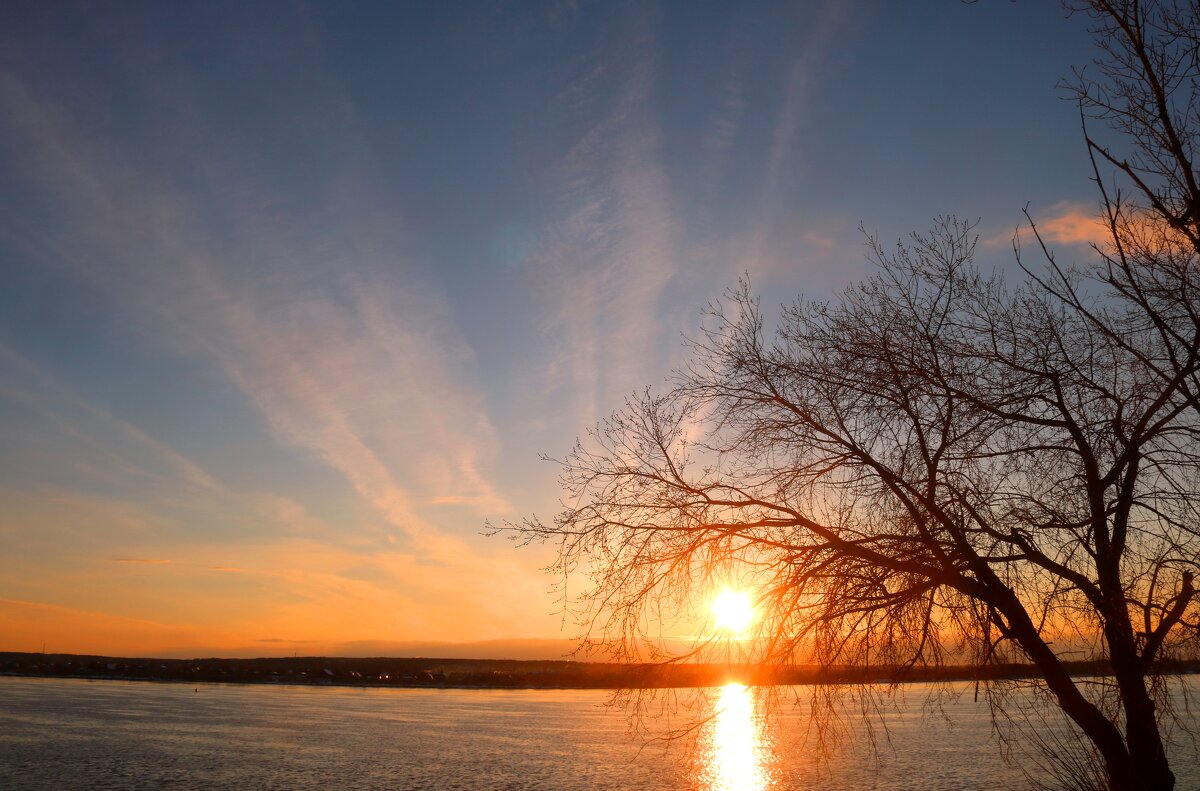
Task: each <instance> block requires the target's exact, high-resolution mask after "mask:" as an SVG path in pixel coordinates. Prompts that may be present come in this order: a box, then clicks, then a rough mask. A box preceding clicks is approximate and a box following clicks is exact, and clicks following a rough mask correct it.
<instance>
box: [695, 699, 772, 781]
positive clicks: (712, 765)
mask: <svg viewBox="0 0 1200 791" xmlns="http://www.w3.org/2000/svg"><path fill="white" fill-rule="evenodd" d="M716 709H717V710H716V716H715V717H714V719H713V721H712V723H711V725H710V727H711V736H710V740H709V742H708V749H707V751H706V755H705V761H704V777H703V782H702V784H701V788H702V789H704V791H762V789H765V788H767V787H768V785H769V779H770V778H769V777H768V774H767V771H766V768H765V766H764V764H763V755H762V746H761V744H760V739H759V733H758V723H757V722H756V720H755V717H754V697H753V694H752V693H751V692H750V690H749V689H747V688H746V687H745V686H744V685H742V684H738V683H732V684H726V685H725V686H724V687H721V693H720V695H719V696H718V698H717V701H716Z"/></svg>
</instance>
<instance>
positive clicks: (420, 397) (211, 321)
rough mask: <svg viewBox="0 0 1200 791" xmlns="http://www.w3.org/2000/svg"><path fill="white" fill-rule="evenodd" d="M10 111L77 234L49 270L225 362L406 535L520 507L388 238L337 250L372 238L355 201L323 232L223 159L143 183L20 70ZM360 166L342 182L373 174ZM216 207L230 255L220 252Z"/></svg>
mask: <svg viewBox="0 0 1200 791" xmlns="http://www.w3.org/2000/svg"><path fill="white" fill-rule="evenodd" d="M0 102H2V103H3V104H4V106H5V107H6V108H7V114H8V116H9V118H10V124H9V125H8V129H7V130H6V132H7V135H6V136H7V137H8V142H9V143H10V144H11V145H13V146H20V147H23V148H25V149H26V151H27V155H26V158H25V160H26V163H27V166H28V169H29V172H30V173H31V174H35V176H34V177H35V178H36V180H37V181H38V182H39V186H40V187H42V188H43V189H46V190H47V191H48V192H50V193H51V194H52V195H53V197H54V199H55V200H56V201H59V202H60V205H61V206H62V207H63V208H64V209H65V210H67V211H68V212H69V216H70V217H71V222H72V223H73V225H75V227H76V228H77V229H79V231H78V232H77V233H76V234H75V235H74V236H75V238H76V240H78V241H76V242H75V243H74V244H71V245H68V246H67V248H66V249H63V248H62V247H61V246H57V247H56V248H55V249H53V250H49V249H47V250H43V251H42V252H43V254H44V255H45V256H46V257H47V258H53V260H54V265H56V266H60V267H61V266H67V267H74V269H75V272H76V274H78V275H80V276H85V277H89V278H91V279H93V280H94V282H96V283H97V284H98V285H100V286H101V287H103V288H105V289H106V291H107V292H108V293H109V294H110V296H111V298H112V299H113V300H114V301H115V302H117V303H118V304H123V305H125V306H132V307H136V308H137V309H138V310H140V311H142V315H143V317H147V318H146V321H147V323H148V324H150V325H152V326H155V327H156V328H157V329H158V330H159V331H162V332H163V334H164V336H166V337H169V338H172V339H173V342H174V343H175V344H176V345H178V346H179V347H181V348H183V349H184V350H186V351H188V352H189V353H198V354H203V355H206V356H208V357H209V358H210V359H212V360H214V361H216V362H217V363H218V364H219V365H220V366H221V367H222V369H223V370H224V371H225V372H226V373H227V375H228V376H229V377H230V379H231V380H232V381H233V382H235V383H236V384H237V385H238V387H240V388H241V389H242V390H243V392H245V393H246V395H247V396H248V397H249V398H250V399H251V400H252V402H253V403H254V404H255V405H256V406H257V407H258V409H259V411H260V414H261V415H262V416H263V419H264V420H265V421H266V423H267V425H268V426H269V428H270V429H271V431H272V433H274V434H275V436H276V437H278V438H279V439H280V440H281V441H282V442H284V443H287V444H289V445H292V446H297V447H301V448H305V449H307V450H309V451H310V452H312V453H315V454H316V455H317V456H318V457H320V458H321V459H323V460H324V461H325V462H326V463H328V464H329V465H330V466H331V467H333V468H334V469H336V470H338V471H339V472H341V473H342V474H343V475H344V476H345V477H346V479H347V480H348V481H349V482H350V483H351V484H352V486H353V487H354V488H355V490H356V491H357V492H358V493H359V494H360V495H361V496H362V497H363V498H364V499H365V500H367V501H368V502H369V503H371V504H372V505H373V506H374V507H375V508H376V509H378V510H379V512H380V513H382V514H383V515H384V516H385V517H386V519H387V520H388V521H389V522H390V523H392V524H393V525H394V526H396V527H398V528H400V529H401V530H402V531H408V532H410V533H414V534H415V533H419V532H421V531H423V530H428V529H429V525H428V524H427V517H424V516H422V515H420V514H418V513H417V512H418V511H419V510H420V508H421V507H422V506H425V505H428V504H430V503H446V502H452V503H458V504H466V505H468V506H470V507H472V508H473V509H474V510H476V511H477V512H484V513H495V512H496V511H504V510H507V509H508V508H509V505H508V503H507V502H506V501H505V500H504V498H503V497H501V496H500V495H499V494H498V493H497V491H496V489H495V487H494V485H493V484H492V483H491V482H490V480H489V478H488V474H487V472H486V466H487V465H488V464H489V463H490V462H491V460H492V458H493V457H494V455H495V453H496V450H497V441H496V436H495V431H494V429H493V428H492V427H491V424H490V421H489V418H488V416H487V408H486V404H485V403H484V401H483V398H482V395H481V392H482V391H481V389H480V388H479V387H478V386H477V383H474V382H472V381H471V378H470V376H469V375H468V374H465V373H464V371H466V370H467V369H468V368H469V365H470V361H471V350H470V349H469V348H468V347H467V346H466V344H465V342H464V341H463V339H462V338H461V335H459V334H458V332H457V330H456V329H455V327H454V324H453V321H452V320H451V319H450V318H449V316H448V311H447V310H446V309H445V307H444V297H443V296H442V295H441V294H439V293H438V291H437V288H436V287H435V286H433V285H432V284H431V283H430V282H428V278H423V277H422V275H421V272H420V267H414V266H412V265H410V264H408V263H407V262H405V261H404V259H403V257H401V256H400V255H399V254H398V253H397V250H398V247H399V245H398V241H399V240H398V239H397V238H396V237H395V235H394V233H383V232H381V233H379V234H378V235H377V238H374V239H369V240H365V241H364V240H361V239H359V240H356V242H355V244H354V249H350V250H346V249H343V248H339V247H338V241H339V239H341V238H344V237H346V236H348V235H353V232H354V231H357V230H359V229H360V227H361V224H360V221H359V218H358V217H357V216H356V215H355V211H356V210H357V209H360V208H361V207H353V206H352V207H349V208H347V207H345V206H342V205H339V204H338V202H337V201H334V202H333V203H331V205H329V206H325V207H319V208H318V209H317V210H318V211H321V212H323V213H324V214H325V216H324V218H323V219H324V222H325V226H324V227H323V228H322V229H320V230H314V229H312V228H311V226H310V225H309V224H307V223H306V222H304V221H303V220H301V219H300V218H294V217H289V216H287V215H281V214H280V212H279V210H278V208H277V206H278V204H279V203H280V201H279V198H278V196H277V195H275V194H273V193H272V192H271V191H270V190H269V189H267V188H265V187H263V186H262V185H261V184H259V183H257V181H256V180H255V179H253V178H247V177H246V176H244V175H242V174H241V173H240V172H233V171H229V172H223V169H222V162H223V160H222V152H221V151H203V150H201V151H195V152H194V153H193V154H192V158H193V162H194V166H195V167H202V168H203V175H204V178H205V180H207V181H208V182H209V184H210V186H209V187H208V189H207V190H205V191H204V192H202V193H197V192H195V191H182V190H178V189H174V188H172V187H171V186H170V184H169V183H168V184H164V183H163V180H162V179H161V177H159V178H153V179H151V178H148V177H146V176H145V175H144V174H142V173H140V172H139V167H138V165H137V164H136V160H135V159H134V158H133V157H132V152H128V151H125V150H122V147H121V145H120V144H119V143H117V142H116V141H112V140H107V139H94V138H93V137H91V136H89V135H87V134H86V133H84V132H82V131H81V128H80V126H79V124H78V123H77V122H76V121H75V119H73V118H71V117H69V116H68V115H67V114H65V113H63V112H62V111H61V109H60V108H57V107H55V106H54V105H53V104H52V103H50V102H47V101H43V100H41V99H40V98H39V97H38V96H37V95H35V94H34V93H33V92H32V91H31V90H30V89H29V88H28V86H27V85H26V84H24V83H23V82H22V81H21V80H20V79H18V78H17V77H15V76H13V75H12V74H3V75H0ZM332 104H335V105H337V104H338V102H332ZM347 126H348V127H350V128H352V124H347ZM195 135H196V136H195V138H193V140H194V139H196V138H202V137H203V133H202V132H196V133H195ZM357 142H358V141H356V140H353V139H350V140H347V139H346V138H345V135H342V136H341V137H340V138H339V137H335V139H334V141H333V143H332V145H335V146H341V147H352V146H353V145H354V144H356V143H357ZM225 159H226V160H227V159H228V157H226V158H225ZM185 164H186V163H185ZM238 166H239V163H236V162H230V163H229V167H230V168H236V167H238ZM353 170H354V169H353V167H352V168H351V171H352V172H350V173H347V174H345V175H344V176H342V177H343V178H351V179H356V178H362V179H367V177H366V176H364V175H363V174H362V173H358V172H353ZM367 180H368V181H369V179H367ZM360 186H361V187H362V189H361V190H360V191H361V192H364V193H371V192H372V189H371V187H370V185H369V184H363V185H360ZM351 191H352V192H353V191H354V190H351ZM214 212H216V213H217V214H218V215H220V216H221V222H222V223H223V224H225V225H226V227H227V228H229V229H231V230H232V233H231V234H230V238H231V239H232V240H233V241H232V244H231V243H230V242H229V241H227V240H223V241H222V242H220V243H217V242H215V241H213V238H212V235H211V233H210V231H209V229H208V228H207V227H206V223H207V222H209V221H210V219H208V218H211V217H212V215H213V213H214ZM84 248H86V252H85V250H84ZM406 270H409V272H408V274H407V275H406V274H404V273H405V271H406ZM413 492H419V493H420V496H419V497H417V498H415V502H414V496H413Z"/></svg>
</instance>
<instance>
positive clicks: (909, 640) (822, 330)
mask: <svg viewBox="0 0 1200 791" xmlns="http://www.w3.org/2000/svg"><path fill="white" fill-rule="evenodd" d="M1079 10H1080V11H1081V12H1084V13H1086V14H1088V15H1090V17H1091V19H1092V20H1093V22H1094V23H1095V29H1096V32H1097V36H1098V41H1099V42H1100V46H1101V48H1102V50H1103V58H1102V59H1101V60H1100V61H1098V64H1097V66H1096V67H1095V68H1096V69H1097V70H1098V71H1099V75H1100V76H1099V78H1098V80H1092V79H1091V77H1090V76H1089V74H1088V73H1087V72H1086V71H1085V72H1080V73H1079V74H1077V75H1076V77H1077V80H1076V81H1075V82H1074V83H1073V90H1074V92H1075V96H1076V97H1077V98H1078V100H1079V102H1080V106H1081V108H1082V111H1083V115H1084V118H1085V134H1086V137H1087V144H1088V147H1089V151H1090V152H1091V153H1092V156H1093V163H1094V166H1095V170H1096V180H1097V183H1098V185H1099V187H1100V193H1101V203H1102V206H1103V216H1104V217H1105V221H1106V223H1107V229H1108V238H1107V239H1106V240H1104V241H1103V242H1101V243H1098V244H1097V246H1096V248H1095V251H1096V254H1097V255H1096V258H1095V261H1094V262H1093V263H1090V264H1088V265H1087V266H1085V267H1083V268H1079V269H1071V268H1067V267H1064V266H1060V265H1059V264H1058V262H1057V261H1056V260H1055V258H1054V256H1053V254H1052V253H1051V252H1050V251H1049V249H1048V248H1046V247H1045V246H1044V245H1042V246H1041V252H1043V253H1044V259H1045V260H1044V261H1043V262H1042V263H1041V264H1039V265H1038V266H1036V267H1035V266H1034V265H1033V264H1031V263H1028V262H1027V261H1024V260H1022V268H1023V269H1024V271H1025V273H1026V277H1025V278H1024V279H1023V280H1021V281H1020V282H1018V283H1015V284H1012V285H1009V284H1006V283H1005V281H1004V280H1003V278H1001V277H999V276H995V275H984V274H983V273H981V272H980V271H979V270H978V269H977V268H976V267H975V266H974V264H973V255H974V249H975V236H974V233H973V229H972V227H971V225H970V224H968V223H963V222H960V221H958V220H955V219H953V218H946V219H942V220H939V221H938V222H937V224H936V225H935V227H934V228H933V230H932V231H931V232H930V233H929V234H926V235H914V236H913V237H912V238H911V240H910V241H909V242H908V243H905V244H902V245H899V246H897V248H896V249H894V250H889V249H885V248H884V247H883V246H882V245H881V244H879V243H878V241H876V240H872V241H871V245H870V250H871V257H872V258H873V260H874V262H875V263H876V264H877V265H878V268H877V272H876V273H875V275H874V276H872V277H871V278H870V279H868V280H867V281H866V282H864V283H862V284H859V285H856V286H853V287H851V288H849V289H847V290H846V291H845V292H844V293H843V294H842V295H841V297H840V298H839V299H838V300H836V301H833V302H829V303H818V302H804V301H799V302H796V303H795V304H793V305H791V306H790V307H785V308H784V309H783V310H782V312H781V315H779V316H778V317H774V318H772V319H771V320H770V321H768V318H767V317H766V316H765V315H764V312H763V311H762V309H761V306H760V303H759V300H758V299H757V298H756V297H755V296H754V295H753V294H752V292H751V289H750V287H749V286H748V284H746V283H743V284H741V285H740V286H739V287H738V288H737V289H735V290H733V291H732V292H730V293H729V294H728V295H727V297H726V298H725V299H723V300H721V301H719V302H717V303H715V304H713V305H712V306H711V310H710V311H709V319H710V320H709V321H708V322H707V327H706V330H705V332H704V333H703V335H702V336H701V337H700V338H699V340H697V341H695V342H694V343H693V347H694V348H693V355H692V358H691V362H690V364H689V365H688V366H687V367H686V368H685V369H684V370H683V371H681V372H680V373H679V374H678V375H677V376H676V377H675V379H674V381H673V383H672V387H671V388H670V389H669V390H668V391H666V392H664V393H654V392H652V391H646V392H645V393H642V394H640V395H639V396H636V397H633V398H631V399H630V401H629V402H628V403H627V405H626V407H625V408H624V409H623V410H621V411H619V412H618V413H616V414H615V415H614V416H613V417H612V418H610V419H609V420H608V421H606V422H604V423H603V424H601V425H600V426H598V427H597V428H596V430H595V431H593V432H592V433H591V435H590V436H589V439H588V441H587V442H585V443H581V444H580V445H579V446H577V447H576V449H575V450H574V452H573V453H572V454H571V455H570V456H569V457H568V458H567V459H565V460H564V461H563V462H562V469H563V485H564V487H565V490H566V494H567V497H566V502H567V503H568V507H567V508H566V510H564V511H563V512H562V513H561V514H560V515H559V516H558V517H557V518H556V519H555V520H554V522H553V523H549V524H546V523H542V522H539V521H537V520H529V521H527V522H525V523H523V524H520V525H516V526H513V529H515V530H517V531H518V532H519V533H520V534H521V535H522V536H523V537H525V538H527V539H529V540H542V541H552V542H557V547H558V565H557V570H558V571H559V572H560V573H562V574H563V575H566V576H568V577H575V576H580V575H582V576H584V577H585V578H586V579H587V580H588V587H587V588H586V589H585V590H584V591H583V592H582V594H581V595H580V596H579V597H578V598H577V599H576V600H575V601H577V602H578V603H579V604H581V605H582V608H583V609H582V611H581V613H580V614H581V615H582V617H583V619H584V621H585V622H586V623H587V624H589V626H590V628H591V630H592V634H593V635H594V636H596V637H598V638H603V639H605V640H609V641H615V643H616V644H617V645H619V646H621V647H622V650H623V651H624V652H626V654H628V655H636V654H638V653H639V651H640V650H641V649H642V648H643V647H646V646H650V647H651V648H653V647H656V646H660V645H661V644H660V643H659V642H658V641H657V640H656V637H657V636H656V635H655V634H653V633H650V632H649V631H648V629H650V624H653V623H655V622H656V620H657V618H656V617H654V616H655V615H656V614H661V612H662V610H664V609H667V610H669V609H670V608H672V607H677V606H680V607H686V606H687V603H688V602H689V600H691V599H694V597H695V593H696V591H697V590H702V589H703V588H704V587H705V586H706V585H709V584H710V583H711V581H712V580H713V579H714V578H716V577H720V576H721V575H723V574H736V575H738V576H739V577H741V578H742V579H744V580H747V581H748V582H749V583H750V584H752V585H753V586H754V589H755V590H757V591H758V592H759V602H758V604H759V607H760V609H761V612H762V617H761V620H760V627H759V628H760V635H759V639H758V640H757V641H755V643H754V644H753V647H752V648H750V649H749V651H750V654H749V656H748V657H747V658H749V659H752V660H754V661H757V662H764V663H770V664H790V663H797V662H808V661H816V662H819V663H821V664H823V665H862V666H876V665H882V666H887V667H890V668H904V667H912V666H917V665H920V666H924V665H936V664H939V663H944V662H947V661H951V660H952V661H955V662H964V661H969V662H973V663H975V664H976V665H978V666H981V667H982V666H984V665H987V664H990V663H996V662H1000V661H1009V660H1019V661H1024V662H1029V663H1032V664H1033V665H1034V666H1036V668H1037V670H1038V672H1039V673H1040V676H1041V683H1042V684H1043V685H1044V689H1045V690H1047V691H1048V693H1049V694H1051V695H1052V696H1053V698H1054V699H1055V700H1056V701H1057V703H1058V705H1059V706H1060V707H1061V709H1062V711H1063V712H1064V713H1065V714H1066V716H1067V717H1068V718H1069V719H1070V720H1071V721H1072V722H1073V723H1074V725H1075V726H1076V727H1077V728H1078V729H1079V731H1080V732H1081V733H1082V734H1083V736H1084V737H1085V738H1086V740H1087V742H1088V743H1089V744H1090V745H1091V746H1092V748H1093V749H1094V750H1095V753H1096V754H1097V755H1098V757H1099V760H1100V762H1101V764H1102V765H1103V767H1104V772H1105V773H1106V776H1107V783H1108V784H1109V786H1110V787H1111V788H1113V789H1121V790H1122V791H1124V790H1125V789H1156V790H1158V789H1171V788H1173V787H1174V776H1173V774H1172V772H1171V770H1170V768H1169V766H1168V762H1167V758H1166V754H1165V751H1164V745H1163V738H1162V732H1161V730H1160V726H1161V724H1162V718H1163V716H1165V714H1166V705H1165V704H1166V699H1165V691H1164V689H1165V688H1164V683H1163V679H1162V674H1163V670H1164V667H1163V662H1164V660H1165V659H1166V658H1169V657H1171V656H1172V653H1173V652H1180V651H1184V650H1194V646H1195V642H1196V641H1197V638H1198V635H1197V630H1198V623H1197V622H1198V620H1200V603H1198V600H1197V597H1196V589H1195V570H1196V568H1197V566H1198V565H1200V564H1198V562H1197V559H1198V558H1200V464H1198V463H1197V462H1198V460H1200V459H1198V454H1200V422H1198V421H1200V400H1198V397H1200V377H1198V371H1200V303H1198V301H1197V291H1196V289H1197V281H1196V278H1197V273H1198V271H1200V187H1198V186H1197V174H1196V172H1195V170H1194V168H1193V166H1192V162H1193V157H1194V154H1195V145H1196V140H1197V135H1200V119H1198V118H1197V90H1198V87H1197V86H1198V79H1197V77H1198V75H1200V51H1198V49H1197V43H1198V34H1197V29H1198V28H1197V16H1198V14H1200V9H1198V7H1197V5H1196V4H1195V3H1193V4H1191V5H1189V6H1187V7H1186V8H1185V7H1181V6H1178V5H1176V4H1173V3H1171V2H1163V3H1155V4H1143V3H1139V2H1136V0H1124V1H1123V2H1106V1H1105V0H1093V2H1087V3H1084V4H1082V5H1081V6H1080V8H1079ZM1096 119H1100V120H1101V121H1103V122H1105V123H1107V127H1106V128H1108V129H1109V130H1115V131H1116V132H1117V133H1118V135H1117V136H1116V138H1115V139H1116V140H1117V141H1118V142H1119V143H1120V144H1121V145H1125V146H1127V147H1128V149H1129V152H1128V153H1127V154H1121V153H1118V152H1117V149H1115V148H1113V147H1112V146H1110V145H1108V144H1105V143H1102V142H1098V141H1097V139H1096V137H1094V136H1093V135H1092V134H1091V133H1090V131H1087V129H1086V127H1087V125H1088V123H1087V122H1090V123H1092V124H1094V123H1095V120H1096ZM1035 230H1036V229H1035ZM1018 256H1020V251H1018ZM1189 644H1190V645H1191V646H1192V649H1189V648H1188V647H1189ZM1085 656H1091V657H1094V658H1098V659H1100V660H1102V661H1103V662H1104V663H1105V665H1106V667H1105V669H1106V671H1107V674H1106V676H1105V678H1104V679H1102V680H1101V682H1100V683H1098V684H1097V683H1090V684H1088V685H1086V686H1085V685H1084V684H1082V683H1081V682H1080V681H1079V680H1078V679H1075V678H1072V676H1071V674H1070V673H1069V671H1068V665H1067V661H1068V660H1069V659H1077V658H1081V657H1085Z"/></svg>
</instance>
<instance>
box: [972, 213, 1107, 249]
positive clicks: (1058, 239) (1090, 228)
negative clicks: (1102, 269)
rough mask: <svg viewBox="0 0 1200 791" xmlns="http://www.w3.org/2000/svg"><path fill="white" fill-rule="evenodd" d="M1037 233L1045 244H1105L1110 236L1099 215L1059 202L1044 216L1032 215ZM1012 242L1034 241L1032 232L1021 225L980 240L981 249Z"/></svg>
mask: <svg viewBox="0 0 1200 791" xmlns="http://www.w3.org/2000/svg"><path fill="white" fill-rule="evenodd" d="M1032 214H1033V219H1034V222H1035V223H1037V231H1038V234H1039V235H1041V237H1042V239H1043V240H1045V242H1046V243H1047V244H1049V245H1060V244H1062V245H1085V246H1091V245H1101V246H1103V245H1105V244H1106V243H1107V242H1108V241H1109V240H1110V239H1111V238H1112V237H1111V233H1110V231H1109V228H1108V225H1107V224H1106V222H1105V220H1104V218H1103V216H1102V215H1101V214H1100V212H1099V211H1097V210H1096V209H1095V207H1090V208H1089V207H1088V206H1086V205H1084V204H1081V203H1074V202H1071V201H1061V202H1059V203H1055V204H1053V205H1052V206H1050V207H1049V208H1048V209H1047V210H1046V211H1045V212H1044V213H1041V212H1037V213H1032ZM1014 239H1015V240H1016V241H1017V243H1019V244H1021V245H1026V244H1032V243H1034V242H1035V239H1034V237H1033V229H1032V228H1031V227H1030V226H1029V225H1028V224H1023V225H1020V226H1018V227H1017V228H1015V229H1013V230H1011V231H1003V232H1001V233H997V234H995V235H992V236H989V237H988V238H986V239H984V241H983V244H984V246H985V247H993V248H995V247H999V248H1003V247H1011V246H1012V244H1013V241H1014Z"/></svg>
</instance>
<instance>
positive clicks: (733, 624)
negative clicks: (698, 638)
mask: <svg viewBox="0 0 1200 791" xmlns="http://www.w3.org/2000/svg"><path fill="white" fill-rule="evenodd" d="M712 613H713V617H714V619H715V625H716V628H717V629H718V630H720V631H724V632H729V633H731V634H733V635H741V634H742V633H744V632H745V631H746V629H748V628H749V627H750V624H751V623H753V622H754V615H755V613H754V603H753V602H751V601H750V595H749V594H748V593H746V592H745V591H735V590H728V589H726V590H723V591H721V592H720V593H719V594H717V597H716V598H715V599H713V603H712Z"/></svg>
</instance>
